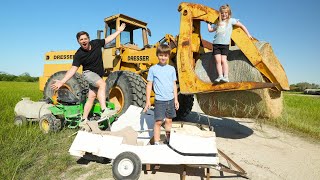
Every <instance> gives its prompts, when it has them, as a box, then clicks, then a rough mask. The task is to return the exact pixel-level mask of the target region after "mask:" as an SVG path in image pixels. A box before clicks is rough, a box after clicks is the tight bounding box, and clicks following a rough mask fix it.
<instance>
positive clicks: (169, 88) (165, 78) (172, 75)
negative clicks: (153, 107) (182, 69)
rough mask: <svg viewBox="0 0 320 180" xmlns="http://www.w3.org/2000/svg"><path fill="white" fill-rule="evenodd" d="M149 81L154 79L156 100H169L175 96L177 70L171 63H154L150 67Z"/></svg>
mask: <svg viewBox="0 0 320 180" xmlns="http://www.w3.org/2000/svg"><path fill="white" fill-rule="evenodd" d="M147 80H148V81H152V84H153V90H154V92H155V94H156V97H155V98H156V100H159V101H169V100H172V99H173V98H174V94H173V83H174V81H176V80H177V76H176V70H175V69H174V67H173V66H171V65H168V64H167V65H164V66H162V65H159V64H156V65H153V66H151V67H150V69H149V73H148V78H147Z"/></svg>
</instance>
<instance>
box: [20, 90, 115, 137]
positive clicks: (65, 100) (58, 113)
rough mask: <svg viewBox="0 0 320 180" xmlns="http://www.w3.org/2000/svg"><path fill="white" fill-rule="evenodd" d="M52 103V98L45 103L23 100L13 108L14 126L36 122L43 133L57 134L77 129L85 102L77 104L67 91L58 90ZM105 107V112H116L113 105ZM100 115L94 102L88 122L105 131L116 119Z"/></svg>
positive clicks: (98, 108)
mask: <svg viewBox="0 0 320 180" xmlns="http://www.w3.org/2000/svg"><path fill="white" fill-rule="evenodd" d="M53 102H54V101H53V99H52V98H50V99H48V100H46V102H43V101H40V102H33V101H31V100H30V99H29V98H23V99H22V100H21V101H20V102H18V103H17V105H16V107H15V115H16V116H15V124H16V125H22V124H24V123H26V122H28V121H31V122H36V121H38V122H39V125H40V129H41V130H42V131H43V132H44V133H49V132H58V131H60V130H61V129H62V128H64V127H67V128H72V129H75V128H78V127H79V125H80V123H81V119H82V114H83V108H84V104H85V101H84V102H79V100H78V98H77V97H76V96H75V95H74V94H73V93H72V92H70V91H69V90H68V89H59V90H58V92H57V103H54V104H53ZM106 106H107V110H109V111H113V112H116V110H115V105H114V104H113V103H111V102H106ZM100 115H101V106H100V103H99V102H98V101H95V102H94V105H93V107H92V109H91V111H90V113H89V117H88V120H89V121H98V122H99V123H98V125H99V128H100V129H107V128H110V124H111V123H113V122H114V121H115V120H116V119H117V118H118V116H117V114H115V113H114V114H113V115H110V116H109V117H108V118H106V119H100Z"/></svg>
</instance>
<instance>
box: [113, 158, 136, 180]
mask: <svg viewBox="0 0 320 180" xmlns="http://www.w3.org/2000/svg"><path fill="white" fill-rule="evenodd" d="M141 170H142V164H141V160H140V158H139V157H138V156H137V155H136V154H134V153H132V152H123V153H121V154H119V155H118V156H117V157H116V158H115V159H114V161H113V164H112V173H113V177H114V179H116V180H122V179H131V180H136V179H139V177H140V174H141Z"/></svg>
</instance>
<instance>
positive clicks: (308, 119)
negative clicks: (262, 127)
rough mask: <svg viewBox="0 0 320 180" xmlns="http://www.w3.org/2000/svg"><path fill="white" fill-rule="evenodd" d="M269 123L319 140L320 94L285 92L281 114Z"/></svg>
mask: <svg viewBox="0 0 320 180" xmlns="http://www.w3.org/2000/svg"><path fill="white" fill-rule="evenodd" d="M271 123H272V124H273V125H275V126H277V127H280V128H283V129H287V130H290V131H294V132H298V133H300V134H301V135H303V136H306V137H311V138H314V139H316V140H319V139H320V96H312V95H304V94H302V93H291V92H285V93H284V112H283V115H282V117H280V118H278V119H274V120H273V121H271Z"/></svg>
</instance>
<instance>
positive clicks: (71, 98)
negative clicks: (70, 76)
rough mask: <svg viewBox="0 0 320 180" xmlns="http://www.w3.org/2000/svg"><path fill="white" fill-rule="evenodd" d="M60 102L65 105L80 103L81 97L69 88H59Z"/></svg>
mask: <svg viewBox="0 0 320 180" xmlns="http://www.w3.org/2000/svg"><path fill="white" fill-rule="evenodd" d="M58 102H59V103H61V104H63V105H76V104H79V103H80V101H79V99H78V98H77V97H76V96H75V95H74V94H73V93H72V92H71V91H70V90H68V89H59V90H58Z"/></svg>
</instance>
